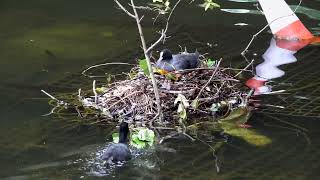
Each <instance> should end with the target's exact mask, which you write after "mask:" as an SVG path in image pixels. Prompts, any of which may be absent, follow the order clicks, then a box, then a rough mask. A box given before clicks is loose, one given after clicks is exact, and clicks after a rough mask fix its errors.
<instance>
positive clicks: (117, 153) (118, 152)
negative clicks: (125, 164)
mask: <svg viewBox="0 0 320 180" xmlns="http://www.w3.org/2000/svg"><path fill="white" fill-rule="evenodd" d="M128 134H129V127H128V123H126V122H122V123H121V124H120V129H119V143H114V144H111V145H110V146H108V147H107V150H106V151H105V152H104V153H103V155H102V159H103V160H106V161H108V162H111V161H112V162H118V161H127V160H129V159H130V158H131V152H130V150H129V148H128V145H127V137H128Z"/></svg>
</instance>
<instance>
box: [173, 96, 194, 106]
mask: <svg viewBox="0 0 320 180" xmlns="http://www.w3.org/2000/svg"><path fill="white" fill-rule="evenodd" d="M178 102H181V103H182V104H183V106H184V107H185V108H187V107H189V106H190V104H189V102H188V99H187V98H186V97H185V96H184V95H182V94H178V97H177V98H176V99H175V100H174V105H177V103H178Z"/></svg>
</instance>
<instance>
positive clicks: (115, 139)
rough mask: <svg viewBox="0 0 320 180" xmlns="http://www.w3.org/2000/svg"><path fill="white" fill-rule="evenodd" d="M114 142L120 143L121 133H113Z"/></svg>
mask: <svg viewBox="0 0 320 180" xmlns="http://www.w3.org/2000/svg"><path fill="white" fill-rule="evenodd" d="M112 141H113V142H114V143H118V142H119V133H113V134H112Z"/></svg>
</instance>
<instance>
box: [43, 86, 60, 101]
mask: <svg viewBox="0 0 320 180" xmlns="http://www.w3.org/2000/svg"><path fill="white" fill-rule="evenodd" d="M41 92H43V93H44V94H45V95H47V96H49V97H50V98H51V99H53V100H55V101H57V102H61V101H60V100H59V99H57V98H55V97H54V96H52V95H51V94H49V93H47V92H46V91H45V90H43V89H41Z"/></svg>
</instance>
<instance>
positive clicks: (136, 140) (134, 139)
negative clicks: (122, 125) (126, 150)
mask: <svg viewBox="0 0 320 180" xmlns="http://www.w3.org/2000/svg"><path fill="white" fill-rule="evenodd" d="M130 144H131V145H132V146H134V147H136V148H138V149H142V148H145V147H146V142H144V141H141V140H139V137H138V135H137V134H133V135H132V136H131V141H130Z"/></svg>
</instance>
